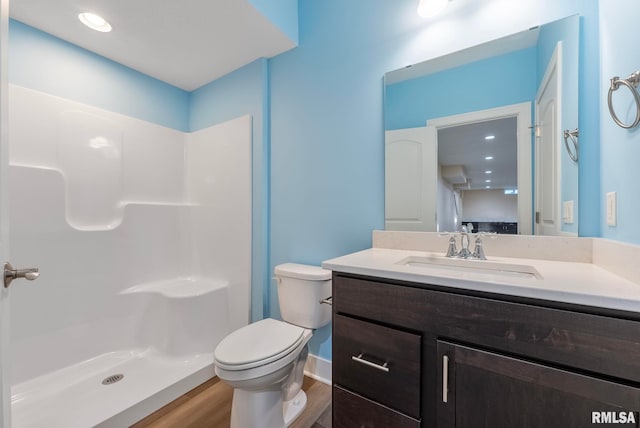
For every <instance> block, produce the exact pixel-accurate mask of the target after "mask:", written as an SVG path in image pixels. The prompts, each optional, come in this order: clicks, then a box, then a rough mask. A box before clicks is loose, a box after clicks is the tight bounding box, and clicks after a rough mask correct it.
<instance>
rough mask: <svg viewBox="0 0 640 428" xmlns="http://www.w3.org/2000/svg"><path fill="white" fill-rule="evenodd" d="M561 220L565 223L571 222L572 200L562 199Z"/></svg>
mask: <svg viewBox="0 0 640 428" xmlns="http://www.w3.org/2000/svg"><path fill="white" fill-rule="evenodd" d="M562 221H563V222H564V223H565V224H572V223H573V201H564V202H563V203H562Z"/></svg>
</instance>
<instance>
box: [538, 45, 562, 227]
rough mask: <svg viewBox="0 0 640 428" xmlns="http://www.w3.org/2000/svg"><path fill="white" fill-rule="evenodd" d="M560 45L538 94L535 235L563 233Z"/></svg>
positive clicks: (550, 62)
mask: <svg viewBox="0 0 640 428" xmlns="http://www.w3.org/2000/svg"><path fill="white" fill-rule="evenodd" d="M561 49H562V45H560V44H558V46H557V47H556V50H555V51H554V53H553V55H552V57H551V60H550V61H549V64H548V65H547V70H546V72H545V75H544V78H543V80H542V83H541V84H540V88H538V96H537V97H536V119H537V120H536V123H537V127H536V220H535V223H536V235H558V234H559V232H560V224H559V222H560V213H559V207H560V204H559V199H558V198H559V188H560V187H559V186H560V184H559V182H560V174H559V171H558V168H559V163H558V162H559V156H558V147H559V146H558V140H559V138H560V123H561V122H560V105H561V98H560V97H561V95H560V83H559V80H558V76H559V75H560V68H561V63H560V58H561Z"/></svg>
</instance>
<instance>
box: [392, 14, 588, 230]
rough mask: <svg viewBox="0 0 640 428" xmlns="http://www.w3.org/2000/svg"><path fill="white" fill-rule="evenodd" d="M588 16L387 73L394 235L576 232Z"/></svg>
mask: <svg viewBox="0 0 640 428" xmlns="http://www.w3.org/2000/svg"><path fill="white" fill-rule="evenodd" d="M578 46H579V17H578V16H571V17H568V18H564V19H562V20H559V21H554V22H551V23H548V24H545V25H543V26H540V27H536V28H532V29H529V30H526V31H523V32H520V33H517V34H514V35H512V36H509V37H506V38H502V39H498V40H495V41H492V42H489V43H485V44H482V45H478V46H475V47H472V48H469V49H466V50H463V51H460V52H456V53H453V54H450V55H446V56H443V57H440V58H436V59H432V60H429V61H425V62H422V63H419V64H415V65H412V66H409V67H406V68H403V69H400V70H395V71H391V72H389V73H386V75H385V105H384V111H385V228H386V229H387V230H421V231H457V230H460V229H461V227H462V225H468V224H469V223H470V224H471V226H472V227H473V230H474V231H487V232H497V233H519V234H532V233H534V234H545V235H563V234H566V235H573V234H577V230H578V219H577V211H578V210H577V204H578V165H577V162H575V161H574V160H572V159H571V157H570V156H569V153H568V152H567V151H566V150H565V144H564V140H563V131H564V130H574V129H576V128H577V127H578V123H577V122H578V108H577V106H578Z"/></svg>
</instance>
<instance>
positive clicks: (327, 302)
mask: <svg viewBox="0 0 640 428" xmlns="http://www.w3.org/2000/svg"><path fill="white" fill-rule="evenodd" d="M320 304H321V305H322V304H325V305H329V306H332V305H333V296H329V297H327V298H326V299H322V300H320Z"/></svg>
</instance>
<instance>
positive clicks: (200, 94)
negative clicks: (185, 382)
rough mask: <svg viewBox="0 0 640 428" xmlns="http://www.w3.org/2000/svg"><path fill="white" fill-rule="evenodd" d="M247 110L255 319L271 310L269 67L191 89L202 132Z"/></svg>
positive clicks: (193, 119)
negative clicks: (250, 140) (250, 129)
mask: <svg viewBox="0 0 640 428" xmlns="http://www.w3.org/2000/svg"><path fill="white" fill-rule="evenodd" d="M246 114H250V115H251V116H252V127H253V129H252V133H253V141H252V144H253V147H252V163H253V165H252V190H253V193H252V204H253V205H252V211H253V217H252V254H251V263H252V281H251V282H252V299H251V303H252V308H251V316H252V319H253V320H259V319H262V317H263V315H264V314H268V313H269V306H268V304H269V301H270V300H269V282H268V281H269V278H271V276H270V275H269V270H268V266H269V263H268V240H269V227H268V225H269V197H268V195H269V116H268V114H269V66H268V62H267V60H266V59H260V60H256V61H254V62H252V63H250V64H248V65H246V66H244V67H242V68H240V69H238V70H236V71H234V72H232V73H229V74H227V75H226V76H223V77H221V78H220V79H217V80H215V81H213V82H211V83H209V84H207V85H205V86H203V87H201V88H199V89H196V90H195V91H193V92H192V93H191V94H190V102H189V117H190V123H189V129H190V130H191V131H197V130H199V129H203V128H207V127H209V126H212V125H216V124H218V123H222V122H225V121H227V120H230V119H233V118H236V117H240V116H243V115H246Z"/></svg>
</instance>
